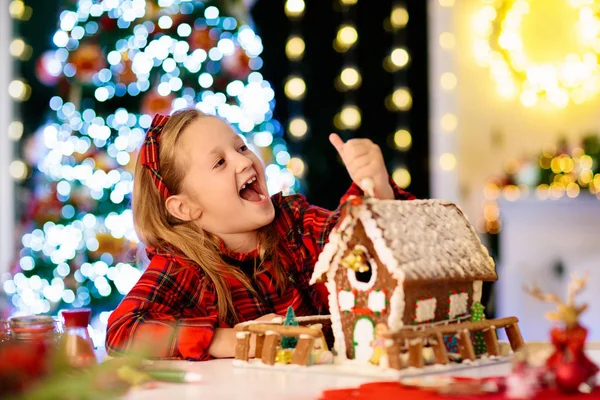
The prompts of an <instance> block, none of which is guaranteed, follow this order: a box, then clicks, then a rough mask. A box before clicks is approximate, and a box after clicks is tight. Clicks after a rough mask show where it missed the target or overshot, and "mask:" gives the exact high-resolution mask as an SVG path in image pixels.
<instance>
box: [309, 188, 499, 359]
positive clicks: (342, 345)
mask: <svg viewBox="0 0 600 400" xmlns="http://www.w3.org/2000/svg"><path fill="white" fill-rule="evenodd" d="M496 279H497V275H496V268H495V264H494V261H493V260H492V258H491V257H490V256H489V253H488V251H487V249H486V248H485V247H484V246H483V245H482V243H481V241H480V240H479V238H478V236H477V234H476V233H475V231H474V230H473V227H472V226H471V224H470V223H469V221H468V220H467V218H466V217H465V216H464V215H463V213H462V212H461V210H460V209H459V208H458V207H457V206H456V205H455V204H452V203H450V202H446V201H440V200H412V201H398V200H376V199H366V200H362V201H358V202H357V203H356V204H354V205H351V206H349V207H348V208H347V210H346V212H345V214H344V216H343V217H342V218H341V219H340V222H339V223H338V225H337V226H336V227H335V228H334V230H333V231H332V233H331V235H330V236H329V242H328V243H327V245H326V246H325V247H324V249H323V252H322V253H321V254H320V256H319V259H318V262H317V264H316V265H315V270H314V273H313V276H312V279H311V284H314V283H315V282H322V281H325V282H326V286H327V288H328V290H329V306H330V311H331V322H332V327H333V332H334V336H335V350H336V352H337V355H338V356H341V357H344V356H346V357H348V358H350V359H357V360H371V359H372V357H373V356H374V354H373V351H374V346H373V343H374V342H376V339H380V338H381V336H382V335H381V333H382V332H385V331H388V330H389V331H399V330H401V329H407V328H410V327H413V328H414V327H415V326H418V327H420V326H421V325H435V324H440V323H441V324H443V323H448V322H453V321H461V320H464V319H466V318H468V317H469V310H470V308H471V306H472V305H473V303H474V302H478V301H480V299H481V288H482V282H483V281H494V280H496ZM375 327H377V329H375Z"/></svg>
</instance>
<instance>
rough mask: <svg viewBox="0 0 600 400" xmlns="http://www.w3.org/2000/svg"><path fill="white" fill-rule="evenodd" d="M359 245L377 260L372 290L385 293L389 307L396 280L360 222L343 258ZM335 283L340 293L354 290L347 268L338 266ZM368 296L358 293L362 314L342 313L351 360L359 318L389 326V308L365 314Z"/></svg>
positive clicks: (348, 353)
mask: <svg viewBox="0 0 600 400" xmlns="http://www.w3.org/2000/svg"><path fill="white" fill-rule="evenodd" d="M357 244H361V245H363V246H365V247H366V248H367V250H368V251H369V253H370V255H371V257H372V258H373V259H374V260H375V262H376V264H377V278H376V280H375V284H374V285H373V287H372V288H371V289H370V290H383V291H385V298H386V303H387V305H388V306H389V301H390V297H391V295H392V292H393V291H394V289H395V287H396V285H397V283H396V280H395V279H394V278H393V277H392V276H391V275H390V273H389V272H388V270H387V268H386V267H385V266H384V265H383V264H382V263H381V260H380V259H379V257H378V256H377V254H376V252H375V249H374V248H373V244H372V243H371V241H370V240H369V239H368V238H367V236H366V234H365V231H364V228H363V226H362V224H361V223H360V221H359V222H358V224H357V226H356V227H355V229H354V235H353V237H352V239H351V240H350V241H349V243H348V248H347V250H346V252H345V254H344V255H343V256H344V257H345V256H346V255H347V254H348V253H350V251H351V250H352V249H353V248H354V246H356V245H357ZM335 283H336V287H337V289H338V292H339V291H340V290H346V289H348V290H352V286H351V284H350V282H349V281H348V269H347V268H344V267H341V266H338V269H337V272H336V275H335ZM368 296H369V291H356V297H355V300H356V303H355V308H357V309H359V310H360V309H362V310H363V311H362V312H347V311H340V320H341V323H342V330H343V332H344V338H345V342H346V356H347V357H348V358H350V359H353V358H354V346H353V339H352V335H353V331H354V324H355V323H356V320H357V319H358V318H360V317H363V316H367V317H369V318H370V319H371V320H372V321H373V324H374V325H377V324H378V323H380V322H381V323H385V324H386V325H387V319H388V315H389V308H387V309H386V310H385V311H384V312H382V313H366V312H365V311H366V310H367V309H368ZM336 340H338V338H336Z"/></svg>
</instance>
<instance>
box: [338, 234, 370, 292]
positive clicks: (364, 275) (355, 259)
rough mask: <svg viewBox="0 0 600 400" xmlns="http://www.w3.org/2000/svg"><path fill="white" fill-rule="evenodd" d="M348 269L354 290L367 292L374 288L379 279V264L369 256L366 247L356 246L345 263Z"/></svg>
mask: <svg viewBox="0 0 600 400" xmlns="http://www.w3.org/2000/svg"><path fill="white" fill-rule="evenodd" d="M344 262H345V263H346V266H347V267H348V281H349V282H350V286H352V287H353V288H354V289H357V290H361V291H367V290H371V288H373V285H375V280H376V279H377V263H376V262H375V260H374V259H373V258H372V257H371V255H370V254H369V251H368V250H367V248H366V247H364V246H361V245H356V246H355V247H354V249H352V253H351V256H348V257H346V259H345V260H344V261H343V263H344Z"/></svg>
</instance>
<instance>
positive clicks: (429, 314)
mask: <svg viewBox="0 0 600 400" xmlns="http://www.w3.org/2000/svg"><path fill="white" fill-rule="evenodd" d="M436 308H437V299H436V298H435V297H432V298H430V299H426V300H417V308H416V310H415V321H416V322H425V321H431V320H433V319H435V309H436Z"/></svg>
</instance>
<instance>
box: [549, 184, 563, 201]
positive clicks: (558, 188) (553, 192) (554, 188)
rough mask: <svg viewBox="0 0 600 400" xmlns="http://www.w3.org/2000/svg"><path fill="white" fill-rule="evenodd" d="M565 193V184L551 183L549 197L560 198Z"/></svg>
mask: <svg viewBox="0 0 600 400" xmlns="http://www.w3.org/2000/svg"><path fill="white" fill-rule="evenodd" d="M564 195H565V186H564V185H563V184H561V183H556V182H555V183H552V184H551V185H550V197H551V198H552V199H556V200H558V199H560V198H561V197H563V196H564Z"/></svg>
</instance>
